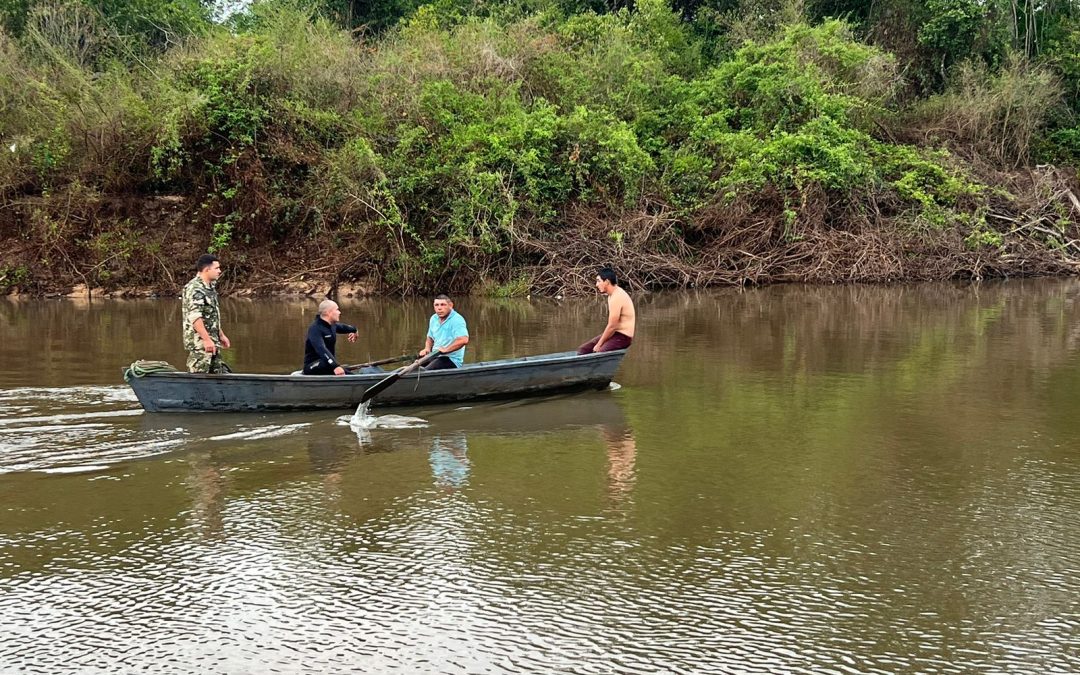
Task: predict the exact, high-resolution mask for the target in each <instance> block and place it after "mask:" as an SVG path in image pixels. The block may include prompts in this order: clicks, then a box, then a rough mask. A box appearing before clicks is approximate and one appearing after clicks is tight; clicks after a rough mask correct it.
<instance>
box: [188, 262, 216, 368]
mask: <svg viewBox="0 0 1080 675" xmlns="http://www.w3.org/2000/svg"><path fill="white" fill-rule="evenodd" d="M181 298H182V302H183V308H182V310H181V312H182V314H183V316H184V349H186V350H188V351H189V352H195V351H202V350H203V342H202V338H201V337H199V334H198V333H196V332H195V326H194V325H193V324H194V322H195V320H196V319H202V320H203V326H204V327H205V328H206V332H207V333H209V334H210V339H211V340H213V341H214V344H215V345H217V346H218V347H220V346H221V312H220V311H219V310H218V296H217V290H216V289H215V288H214V286H213V284H207V283H205V282H204V281H203V280H202V279H201V278H199V276H198V275H196V276H195V278H194V279H192V280H191V281H189V282H187V285H186V286H184V292H183V295H182V296H181Z"/></svg>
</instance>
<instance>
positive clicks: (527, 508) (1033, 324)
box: [0, 280, 1080, 673]
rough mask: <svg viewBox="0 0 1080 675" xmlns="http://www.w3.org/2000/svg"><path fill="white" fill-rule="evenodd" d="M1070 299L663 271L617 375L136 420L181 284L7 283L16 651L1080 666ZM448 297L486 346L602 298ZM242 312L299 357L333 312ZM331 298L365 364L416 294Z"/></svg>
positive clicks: (2, 589) (220, 668)
mask: <svg viewBox="0 0 1080 675" xmlns="http://www.w3.org/2000/svg"><path fill="white" fill-rule="evenodd" d="M1077 298H1080V282H1077V281H1075V280H1066V281H1049V282H1039V283H1028V282H1025V283H1008V284H996V285H984V286H978V287H969V286H952V285H933V286H919V287H898V288H864V287H847V288H814V287H778V288H770V289H758V290H752V291H735V290H732V291H720V292H715V293H688V294H670V295H656V296H647V297H642V298H639V299H638V303H637V304H638V308H639V316H640V322H641V324H640V325H639V331H638V332H639V339H638V340H637V341H636V342H635V344H634V347H633V348H632V349H631V351H630V354H629V356H628V357H627V359H626V361H625V363H624V364H623V366H622V368H621V370H620V372H619V375H618V381H619V383H620V385H622V386H621V387H620V388H618V389H615V390H612V391H603V392H588V393H583V394H578V395H570V396H555V397H547V398H540V399H529V400H521V401H496V402H487V403H483V404H477V405H470V406H430V407H425V408H410V409H402V410H388V411H378V412H379V413H380V414H379V415H377V416H375V417H373V418H372V419H371V423H370V424H365V425H362V428H356V427H354V426H350V424H349V421H350V418H351V412H352V411H338V412H334V413H321V412H314V413H282V414H237V415H218V414H174V415H146V414H143V413H142V412H141V411H140V410H139V409H138V408H137V404H136V402H135V401H134V399H133V397H132V396H131V394H130V391H129V390H128V389H127V388H126V387H125V386H124V385H123V384H122V383H121V382H120V379H119V373H120V369H121V367H122V366H124V365H126V364H127V363H128V362H130V361H131V360H133V359H134V358H136V357H142V358H166V359H173V360H176V358H177V357H179V358H180V359H181V361H178V362H182V354H180V346H179V341H178V339H177V336H176V335H173V334H171V332H170V331H163V330H161V326H168V325H175V323H176V322H178V321H179V318H178V314H177V312H178V303H176V302H175V301H168V302H157V303H155V302H134V303H97V304H94V305H77V304H71V303H36V304H13V303H4V302H0V359H2V363H3V364H4V368H3V369H0V495H2V496H3V502H2V506H0V672H4V673H6V672H30V673H55V672H79V673H82V672H88V673H112V672H134V671H139V672H167V673H176V672H184V673H187V672H222V673H249V672H260V673H261V672H273V671H280V672H303V673H307V672H311V673H319V672H335V673H337V672H364V673H371V672H378V673H394V672H399V673H417V672H424V673H476V672H544V673H548V672H551V673H556V672H558V673H593V672H595V673H643V672H685V673H721V672H731V673H746V672H778V673H823V672H838V673H842V672H848V673H973V672H975V673H996V672H1009V673H1049V672H1080V639H1078V638H1077V635H1080V604H1078V601H1077V598H1078V597H1080V539H1078V538H1077V536H1076V532H1078V531H1080V453H1078V452H1077V448H1080V417H1078V416H1077V415H1076V409H1077V404H1078V403H1080V329H1078V328H1077V327H1078V326H1080V304H1078V303H1077ZM456 307H457V308H459V309H460V310H461V311H462V312H463V313H464V314H465V315H466V316H467V317H468V319H469V323H470V329H471V330H473V331H474V332H475V350H474V345H473V344H472V343H470V353H471V354H474V355H475V358H477V359H493V358H499V357H502V356H509V355H520V354H525V353H538V352H544V351H556V350H561V349H565V348H567V347H568V345H569V346H573V345H576V344H578V343H580V342H582V341H583V340H584V339H586V338H588V337H590V336H591V335H595V333H596V328H597V326H598V323H600V322H602V320H603V314H602V311H603V304H602V301H600V300H599V299H597V300H595V301H594V300H587V301H575V302H573V303H556V302H548V301H534V302H525V301H520V302H519V301H499V302H494V301H485V300H475V299H469V298H463V299H461V300H459V302H458V303H457V304H456ZM223 310H224V314H225V317H226V320H227V321H228V325H229V326H230V327H231V328H232V330H230V331H229V333H230V337H233V338H234V339H235V342H236V344H237V348H236V349H235V350H234V353H233V354H232V355H231V358H232V359H233V363H234V364H237V365H239V366H241V367H243V368H244V369H250V370H258V371H261V372H284V371H285V370H286V369H288V370H292V369H294V368H295V366H296V363H295V361H296V360H297V351H298V349H299V347H298V345H301V344H302V335H303V329H304V328H305V327H306V326H307V324H309V323H310V319H311V313H312V312H313V311H314V302H311V301H303V302H276V301H274V302H270V301H259V302H247V301H236V300H228V301H226V303H225V307H224V308H223ZM345 310H346V315H347V316H352V317H356V323H359V324H360V325H361V338H362V340H361V342H358V343H357V344H356V345H351V344H343V345H340V348H341V349H345V350H352V351H349V352H346V353H343V354H342V358H343V359H347V360H348V361H350V362H354V361H355V362H360V361H365V360H371V359H375V358H379V357H383V356H387V355H390V354H394V353H400V352H401V351H404V350H405V349H406V347H412V348H413V349H415V347H416V342H417V340H416V338H417V336H422V334H423V330H424V327H425V325H426V319H427V316H428V315H429V314H430V307H429V305H428V304H427V303H426V302H419V301H417V302H416V303H411V302H405V303H397V302H390V301H384V300H365V301H359V302H356V303H355V304H353V305H351V306H347V307H346V308H345ZM41 336H44V337H41ZM42 357H43V358H44V363H39V364H38V365H36V366H33V367H30V366H27V364H28V363H33V361H34V359H39V360H40V359H41V358H42Z"/></svg>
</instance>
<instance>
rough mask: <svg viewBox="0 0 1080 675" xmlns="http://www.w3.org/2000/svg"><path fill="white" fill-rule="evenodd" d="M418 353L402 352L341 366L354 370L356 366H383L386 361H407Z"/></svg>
mask: <svg viewBox="0 0 1080 675" xmlns="http://www.w3.org/2000/svg"><path fill="white" fill-rule="evenodd" d="M418 356H419V355H418V354H402V355H401V356H391V357H390V358H386V359H379V360H378V361H368V362H367V363H355V364H353V365H351V366H343V368H345V370H356V369H357V368H369V367H371V366H385V365H386V364H388V363H397V362H399V361H408V360H409V359H416V358H418Z"/></svg>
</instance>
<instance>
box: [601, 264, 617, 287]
mask: <svg viewBox="0 0 1080 675" xmlns="http://www.w3.org/2000/svg"><path fill="white" fill-rule="evenodd" d="M596 276H598V277H600V278H601V279H603V280H604V281H610V282H611V285H612V286H618V285H619V279H618V277H616V276H615V270H613V269H611V268H610V267H602V268H600V271H599V272H597V273H596Z"/></svg>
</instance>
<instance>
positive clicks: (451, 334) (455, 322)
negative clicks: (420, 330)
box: [427, 309, 469, 368]
mask: <svg viewBox="0 0 1080 675" xmlns="http://www.w3.org/2000/svg"><path fill="white" fill-rule="evenodd" d="M468 335H469V329H468V327H467V326H466V325H465V317H463V316H461V315H460V314H458V313H457V310H455V309H452V310H450V313H449V314H447V315H446V320H445V321H442V322H440V321H439V315H438V314H432V315H431V320H430V321H428V329H427V336H428V337H429V338H431V341H432V343H434V345H435V348H436V349H438V348H439V347H446V346H448V345H449V344H450V343H451V342H453V341H454V340H456V339H457V338H459V337H468ZM446 357H447V358H448V359H450V360H451V361H453V362H454V365H455V366H457V367H458V368H460V367H461V362H462V361H464V360H465V348H464V347H462V348H461V349H459V350H457V351H456V352H452V353H450V354H447V355H446Z"/></svg>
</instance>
